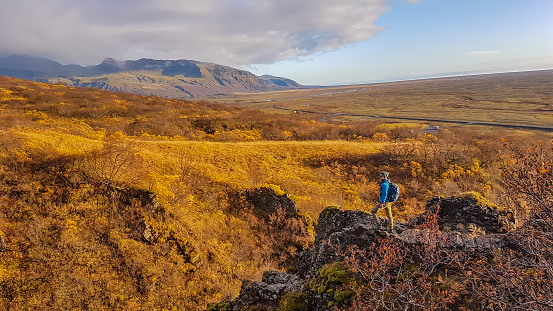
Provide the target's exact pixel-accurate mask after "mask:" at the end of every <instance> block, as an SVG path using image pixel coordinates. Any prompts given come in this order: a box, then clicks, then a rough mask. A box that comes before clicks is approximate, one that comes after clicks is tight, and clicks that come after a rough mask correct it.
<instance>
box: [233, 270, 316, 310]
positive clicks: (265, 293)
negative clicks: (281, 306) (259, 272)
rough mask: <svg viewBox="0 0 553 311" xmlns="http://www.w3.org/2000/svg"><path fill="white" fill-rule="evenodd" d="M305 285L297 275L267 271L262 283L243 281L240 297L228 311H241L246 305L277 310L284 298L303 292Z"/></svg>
mask: <svg viewBox="0 0 553 311" xmlns="http://www.w3.org/2000/svg"><path fill="white" fill-rule="evenodd" d="M304 283H305V281H303V280H302V279H300V278H299V277H298V276H296V275H292V274H288V273H282V272H278V271H266V272H264V273H263V277H262V278H261V282H253V281H249V280H245V281H243V282H242V288H241V289H240V296H239V297H238V299H236V300H235V301H233V302H231V303H230V304H229V306H228V309H227V310H232V311H240V310H242V306H244V305H249V306H251V305H256V306H257V307H261V306H264V307H265V308H271V307H272V308H276V307H278V302H279V300H280V299H281V298H282V296H284V295H285V294H287V293H291V292H299V291H301V289H302V288H303V285H304Z"/></svg>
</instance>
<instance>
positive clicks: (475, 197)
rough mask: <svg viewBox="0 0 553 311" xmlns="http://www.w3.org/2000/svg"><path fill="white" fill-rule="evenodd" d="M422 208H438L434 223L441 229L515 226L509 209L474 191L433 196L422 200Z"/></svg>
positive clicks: (490, 229)
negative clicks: (436, 218) (436, 222)
mask: <svg viewBox="0 0 553 311" xmlns="http://www.w3.org/2000/svg"><path fill="white" fill-rule="evenodd" d="M426 210H427V211H431V212H436V211H438V224H439V225H440V229H441V230H443V231H461V232H463V231H469V232H472V233H475V232H477V231H480V230H483V231H484V232H485V233H505V232H509V231H512V230H514V229H515V228H516V227H517V226H518V222H517V219H516V217H515V215H514V213H513V212H512V211H510V210H508V209H503V208H499V207H498V206H496V205H495V204H493V203H491V202H489V201H488V200H486V199H485V198H483V197H482V196H481V195H479V194H478V193H474V192H469V193H463V194H460V195H459V196H454V197H450V198H443V197H434V198H432V199H431V200H429V201H428V203H427V204H426ZM421 219H422V218H421V217H419V218H418V220H417V221H418V222H420V221H421Z"/></svg>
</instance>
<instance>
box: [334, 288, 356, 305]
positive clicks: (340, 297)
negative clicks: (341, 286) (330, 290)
mask: <svg viewBox="0 0 553 311" xmlns="http://www.w3.org/2000/svg"><path fill="white" fill-rule="evenodd" d="M354 297H355V292H354V291H352V290H349V289H346V290H337V291H336V292H335V293H334V300H335V301H336V302H339V303H344V302H350V301H351V300H352V299H353V298H354Z"/></svg>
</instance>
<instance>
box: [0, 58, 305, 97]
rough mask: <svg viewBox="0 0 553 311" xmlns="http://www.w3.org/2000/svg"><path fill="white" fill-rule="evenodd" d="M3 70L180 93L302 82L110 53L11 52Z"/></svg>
mask: <svg viewBox="0 0 553 311" xmlns="http://www.w3.org/2000/svg"><path fill="white" fill-rule="evenodd" d="M0 75H4V76H9V77H15V78H20V79H26V80H34V81H39V82H49V83H63V84H66V85H68V86H79V87H97V88H101V89H105V90H110V91H118V92H130V93H135V94H141V95H157V96H163V97H175V98H190V97H198V96H208V95H217V94H228V93H235V92H263V91H276V90H285V89H294V88H301V87H302V85H300V84H298V83H297V82H295V81H293V80H291V79H287V78H281V77H274V76H270V75H263V76H257V75H255V74H253V73H251V72H249V71H245V70H241V69H236V68H232V67H228V66H223V65H218V64H214V63H206V62H199V61H193V60H156V59H146V58H142V59H139V60H126V61H119V60H116V59H113V58H106V59H104V61H102V63H100V64H98V65H95V66H87V67H83V66H80V65H62V64H60V63H58V62H55V61H53V60H50V59H46V58H37V57H30V56H23V55H12V56H8V57H4V58H0Z"/></svg>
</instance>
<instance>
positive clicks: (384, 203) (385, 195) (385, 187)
mask: <svg viewBox="0 0 553 311" xmlns="http://www.w3.org/2000/svg"><path fill="white" fill-rule="evenodd" d="M389 176H390V173H388V172H384V171H383V172H381V173H380V197H379V198H378V203H376V205H375V206H374V207H373V209H372V210H371V214H372V215H373V217H374V218H375V219H378V218H376V213H377V212H378V210H379V209H381V208H384V209H385V211H386V216H387V217H388V220H389V221H390V227H389V228H388V229H389V232H393V231H394V217H393V216H392V203H393V202H394V201H395V200H396V199H397V195H399V192H398V193H397V195H394V194H392V196H390V194H391V193H390V190H391V189H390V188H392V186H391V184H392V182H391V181H390V180H389V179H388V177H389ZM393 187H394V188H395V187H397V186H395V184H394V185H393ZM395 191H397V190H395Z"/></svg>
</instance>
